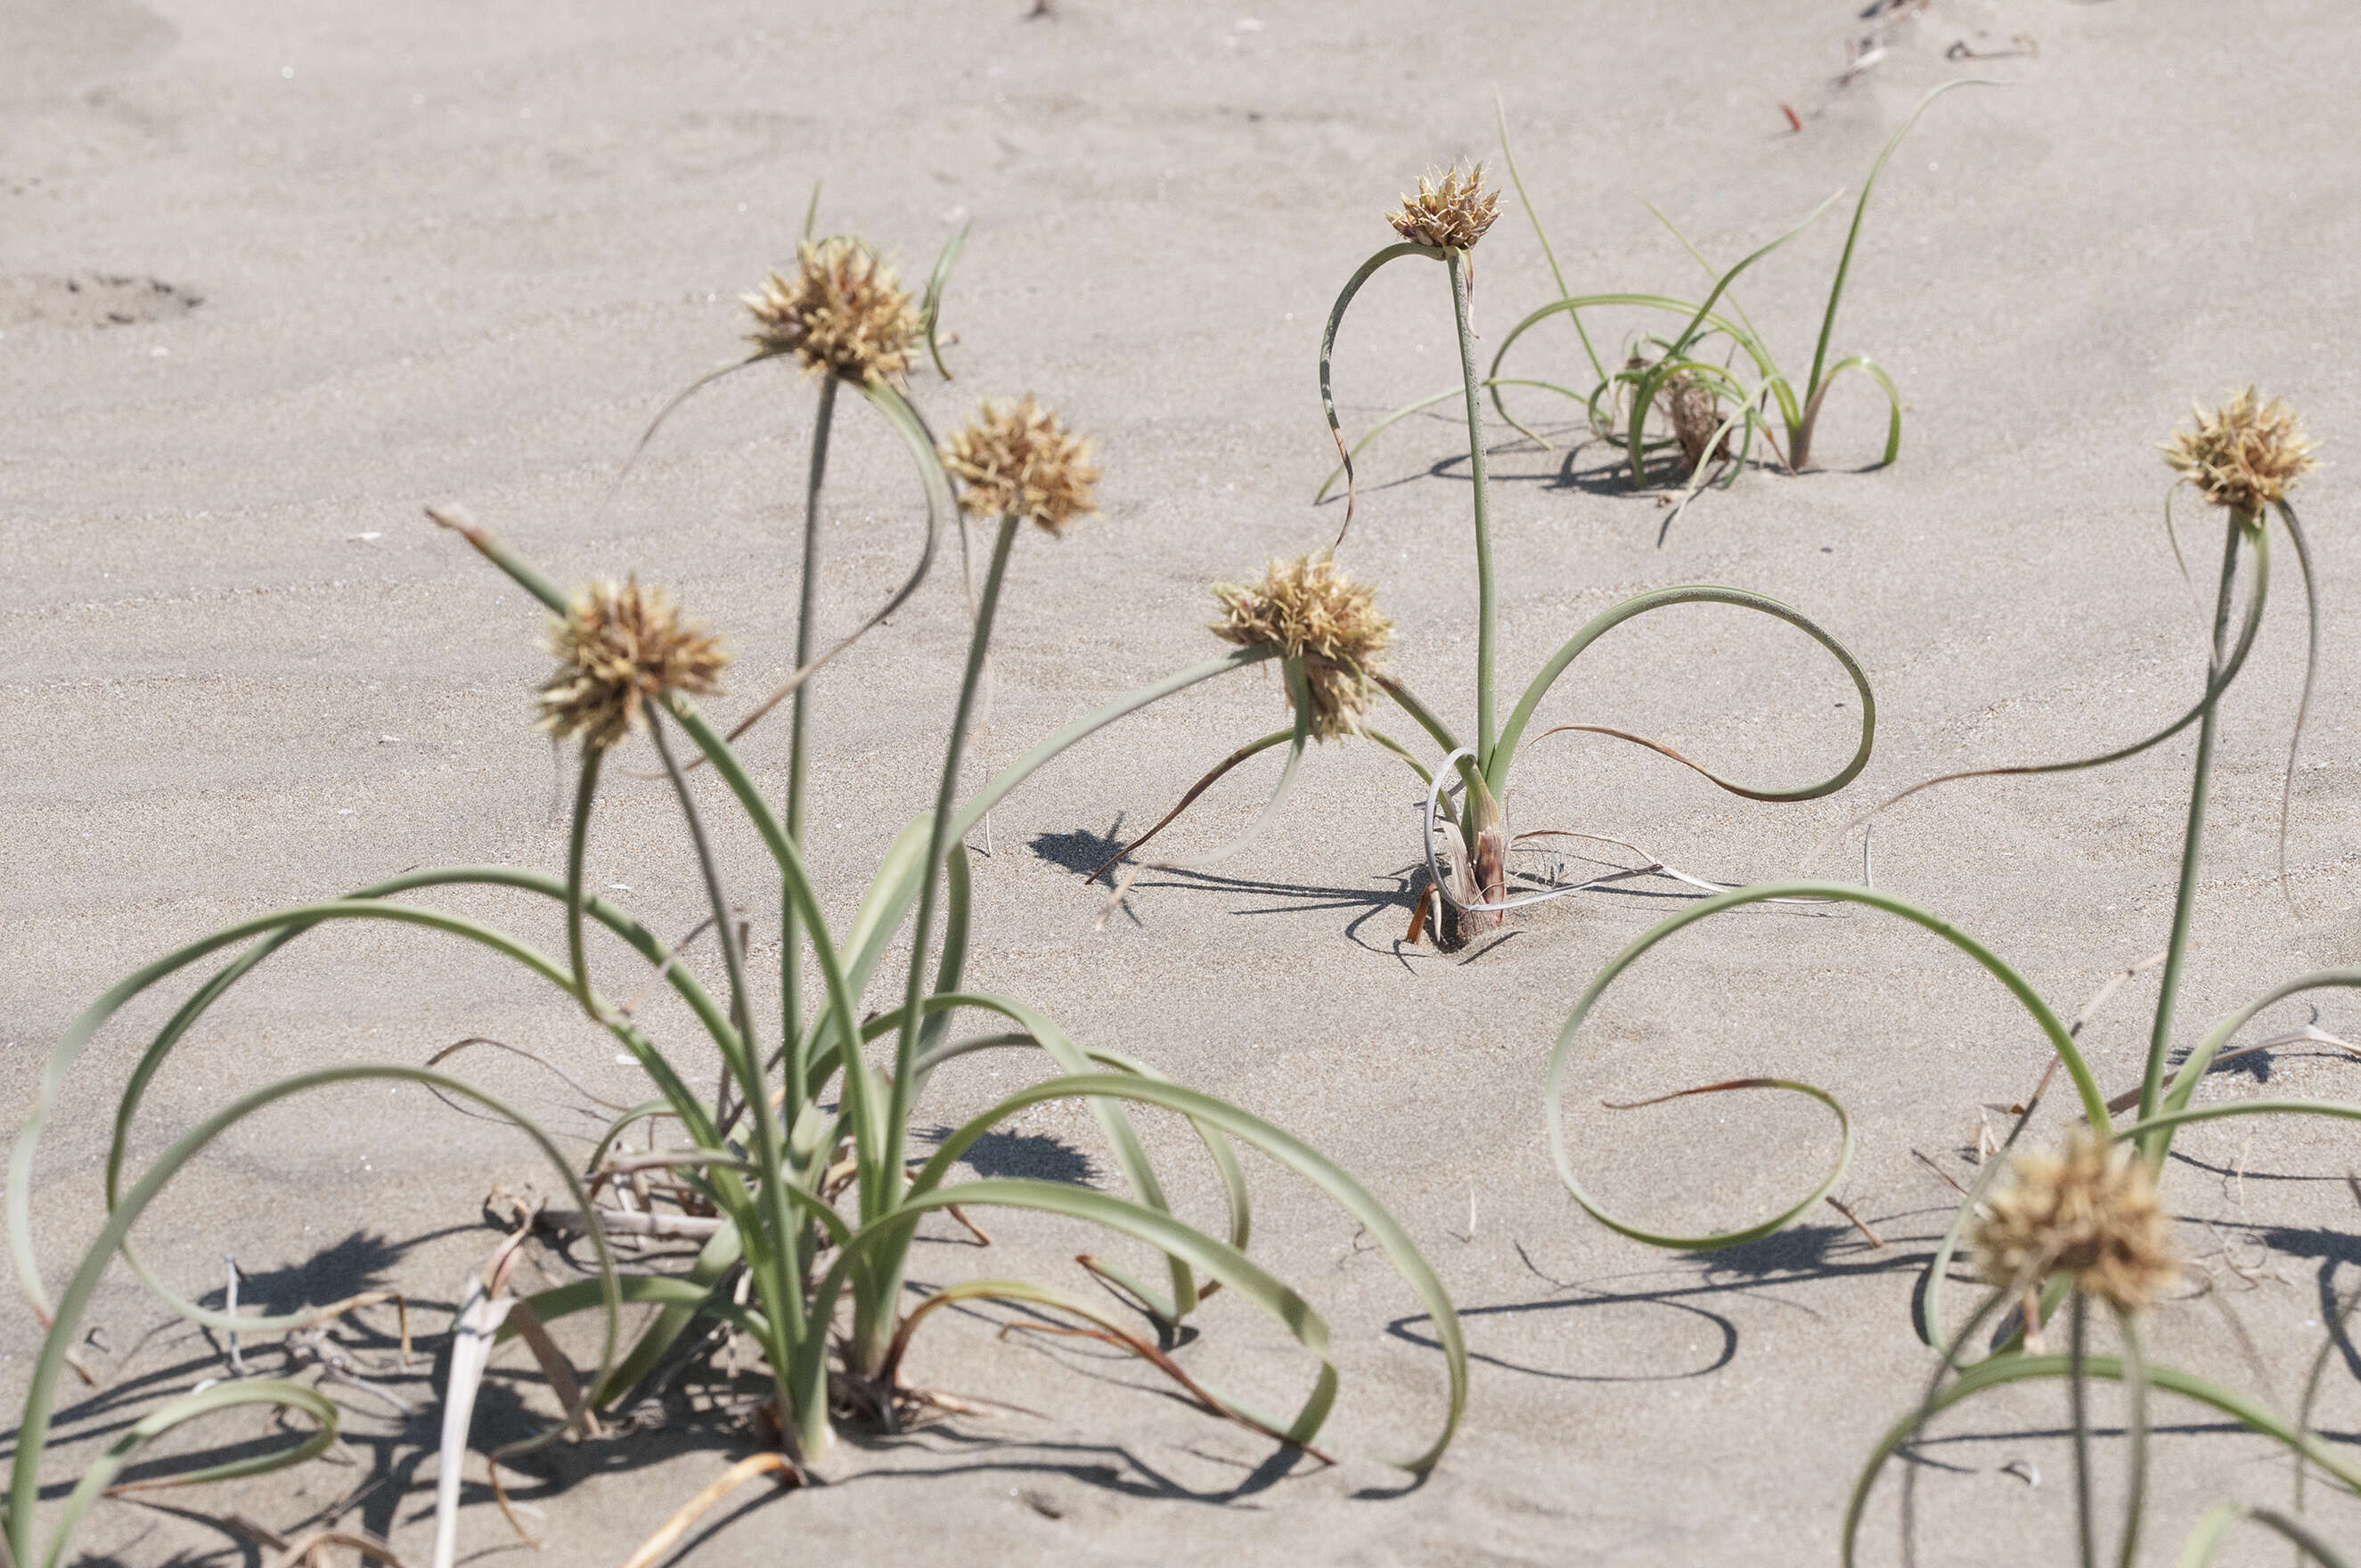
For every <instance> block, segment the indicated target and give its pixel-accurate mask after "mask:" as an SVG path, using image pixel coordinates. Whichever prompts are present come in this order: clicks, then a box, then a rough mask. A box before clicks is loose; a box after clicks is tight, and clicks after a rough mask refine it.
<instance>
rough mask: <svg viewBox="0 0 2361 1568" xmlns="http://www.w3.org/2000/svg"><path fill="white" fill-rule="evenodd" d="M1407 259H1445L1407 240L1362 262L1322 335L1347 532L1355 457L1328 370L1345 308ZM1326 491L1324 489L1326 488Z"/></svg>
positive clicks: (1323, 405)
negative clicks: (1386, 269) (1381, 272)
mask: <svg viewBox="0 0 2361 1568" xmlns="http://www.w3.org/2000/svg"><path fill="white" fill-rule="evenodd" d="M1405 256H1425V257H1432V258H1433V259H1435V260H1437V261H1440V260H1442V259H1443V256H1444V253H1443V252H1442V251H1440V250H1436V249H1434V248H1433V247H1430V246H1423V245H1412V244H1411V243H1410V242H1409V241H1407V240H1405V241H1404V242H1402V243H1401V244H1400V245H1389V246H1388V247H1385V248H1384V249H1383V250H1381V251H1379V252H1378V253H1377V254H1376V255H1375V256H1372V257H1371V258H1368V259H1367V261H1364V262H1362V263H1361V268H1360V270H1359V271H1357V272H1356V273H1354V274H1353V276H1352V279H1351V280H1349V281H1348V282H1346V283H1345V290H1344V292H1342V293H1340V294H1338V295H1337V296H1336V302H1335V304H1334V305H1333V306H1331V307H1330V308H1329V311H1328V325H1327V328H1326V330H1324V331H1323V332H1322V333H1321V334H1320V409H1321V411H1322V412H1323V413H1324V414H1326V415H1327V416H1328V433H1329V435H1330V436H1332V437H1334V440H1335V443H1336V455H1337V456H1338V457H1340V458H1342V459H1343V460H1344V468H1345V528H1351V527H1352V526H1353V502H1354V499H1355V497H1354V491H1353V455H1352V454H1351V453H1349V452H1347V451H1345V433H1344V431H1343V430H1342V429H1341V428H1340V427H1339V426H1338V425H1337V423H1336V394H1335V391H1334V388H1333V387H1332V386H1331V385H1330V378H1329V370H1328V367H1329V361H1330V359H1331V358H1333V357H1334V355H1335V352H1336V328H1337V327H1338V326H1339V325H1341V324H1343V323H1344V320H1345V308H1346V307H1347V306H1349V305H1350V304H1352V302H1353V296H1354V295H1356V294H1357V293H1359V292H1360V291H1361V285H1362V284H1364V283H1366V282H1367V281H1368V280H1369V279H1370V278H1371V277H1372V276H1373V275H1374V274H1375V273H1376V272H1377V270H1378V268H1380V267H1383V266H1384V265H1385V264H1386V263H1387V262H1389V261H1393V260H1397V259H1399V258H1401V257H1405ZM1323 488H1325V487H1323ZM1344 537H1345V534H1344V532H1343V530H1341V529H1340V530H1339V531H1338V532H1337V534H1336V538H1337V540H1338V542H1339V543H1341V542H1342V541H1343V540H1344Z"/></svg>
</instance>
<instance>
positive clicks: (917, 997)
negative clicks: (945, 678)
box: [855, 516, 1020, 1369]
mask: <svg viewBox="0 0 2361 1568" xmlns="http://www.w3.org/2000/svg"><path fill="white" fill-rule="evenodd" d="M1019 526H1020V524H1019V521H1018V520H1017V519H1016V517H1014V516H1009V517H1004V518H1002V519H1001V520H1000V531H999V532H998V534H997V535H996V536H995V537H994V539H993V542H992V565H990V566H989V567H987V568H986V569H985V572H984V576H983V597H982V598H979V599H978V600H977V601H976V607H975V631H974V634H973V635H972V637H970V638H969V640H968V650H967V670H966V672H965V673H964V674H962V675H961V678H960V695H959V706H958V707H957V708H955V709H954V710H953V712H952V714H951V737H950V744H949V745H948V746H946V747H945V748H944V750H943V775H942V783H941V784H940V785H939V787H938V789H937V790H936V792H935V821H934V827H933V828H932V829H931V830H930V831H929V833H928V837H927V861H926V865H925V866H924V867H923V868H922V869H921V871H920V872H919V876H918V916H917V923H916V924H915V925H914V926H913V927H911V931H910V972H909V977H908V979H907V980H906V981H905V982H904V985H903V992H902V1026H901V1028H900V1029H899V1030H898V1031H896V1033H895V1042H894V1081H893V1085H892V1087H891V1088H890V1089H889V1091H887V1099H886V1112H885V1146H884V1155H883V1157H881V1158H880V1159H879V1161H878V1171H877V1175H878V1180H879V1183H880V1190H879V1191H878V1192H877V1193H876V1194H875V1196H874V1201H872V1196H871V1194H870V1193H869V1192H868V1191H866V1190H864V1191H863V1192H862V1210H863V1215H862V1218H863V1219H864V1221H865V1220H869V1219H873V1218H875V1217H876V1216H877V1215H879V1214H882V1213H884V1212H886V1211H888V1210H889V1209H892V1208H893V1207H895V1205H896V1204H897V1203H899V1202H900V1201H901V1198H902V1193H903V1190H904V1189H905V1188H906V1186H907V1185H908V1172H906V1170H904V1169H903V1148H904V1138H905V1136H906V1131H907V1130H906V1128H905V1126H904V1125H903V1124H904V1123H905V1122H906V1120H907V1119H908V1117H909V1114H910V1097H911V1092H912V1090H913V1088H914V1086H915V1080H916V1076H917V1073H916V1069H917V1057H918V1021H919V1006H918V1004H919V1003H920V1002H921V1001H922V1000H923V999H924V998H925V995H926V988H927V959H928V948H929V947H930V945H931V943H932V938H933V936H934V930H933V927H934V920H935V883H936V881H937V879H938V878H939V876H940V875H941V872H942V867H943V859H944V857H945V855H946V854H947V853H948V852H949V850H950V843H951V825H952V824H951V816H952V811H953V809H954V808H955V807H956V806H957V805H958V803H959V782H960V761H961V757H962V755H963V754H964V753H965V751H966V750H967V730H968V721H969V719H970V718H971V717H972V715H973V713H974V711H975V693H976V688H977V686H978V685H981V684H982V683H983V662H984V655H985V653H986V652H988V651H989V649H990V648H991V646H992V621H993V617H994V613H995V612H996V611H997V610H998V609H999V608H1000V584H1001V579H1002V578H1003V576H1005V575H1006V573H1007V570H1008V553H1009V550H1010V548H1011V547H1012V546H1014V545H1015V543H1016V530H1017V528H1018V527H1019ZM892 1256H893V1257H894V1259H895V1266H894V1267H893V1268H892V1271H891V1273H890V1274H889V1275H888V1276H887V1277H885V1278H884V1279H883V1280H882V1281H881V1282H880V1284H881V1286H882V1288H880V1289H879V1290H878V1292H877V1293H876V1295H875V1297H874V1299H873V1300H872V1301H871V1302H870V1303H869V1305H870V1306H871V1308H872V1310H873V1312H874V1314H875V1317H874V1319H873V1321H871V1322H869V1323H867V1324H865V1325H862V1326H861V1328H860V1329H858V1330H857V1331H856V1336H855V1337H856V1343H857V1344H858V1346H859V1349H860V1354H861V1355H862V1362H863V1366H864V1369H867V1368H869V1367H873V1365H876V1360H875V1358H874V1357H873V1356H872V1355H871V1351H872V1349H874V1351H875V1352H876V1354H877V1356H882V1355H883V1354H884V1351H885V1349H886V1345H887V1343H889V1342H890V1341H891V1339H892V1335H893V1318H894V1298H895V1296H896V1295H898V1294H899V1293H900V1289H901V1282H900V1276H901V1269H900V1266H899V1263H900V1258H901V1254H900V1253H899V1252H895V1253H893V1254H892ZM881 1336H882V1337H881ZM873 1342H874V1343H873Z"/></svg>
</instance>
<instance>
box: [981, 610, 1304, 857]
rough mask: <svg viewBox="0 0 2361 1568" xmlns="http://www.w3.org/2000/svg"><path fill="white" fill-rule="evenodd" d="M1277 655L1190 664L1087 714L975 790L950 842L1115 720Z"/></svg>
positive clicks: (1227, 656) (1260, 652)
mask: <svg viewBox="0 0 2361 1568" xmlns="http://www.w3.org/2000/svg"><path fill="white" fill-rule="evenodd" d="M1275 652H1276V650H1274V649H1273V648H1271V647H1270V646H1268V644H1257V646H1255V647H1252V648H1234V649H1232V650H1231V651H1230V652H1226V653H1221V654H1217V655H1215V656H1214V657H1213V658H1211V659H1207V660H1205V661H1204V662H1203V663H1198V664H1191V665H1190V666H1189V667H1188V668H1187V669H1185V670H1178V671H1175V672H1174V673H1173V674H1169V675H1167V676H1165V677H1164V678H1163V679H1162V680H1159V681H1153V682H1150V683H1149V684H1148V685H1144V686H1141V687H1139V688H1138V689H1137V690H1136V691H1132V692H1128V693H1126V694H1125V695H1124V696H1119V697H1117V698H1116V699H1115V701H1113V702H1111V703H1109V704H1107V705H1106V706H1105V707H1102V708H1100V709H1099V710H1098V711H1096V712H1095V713H1090V714H1085V715H1084V716H1083V717H1082V718H1077V719H1075V720H1074V721H1073V722H1072V723H1071V724H1069V725H1067V726H1066V727H1065V728H1064V729H1060V730H1059V731H1058V732H1057V733H1056V734H1054V735H1052V736H1050V737H1049V739H1048V740H1043V741H1042V742H1041V743H1040V744H1038V745H1037V746H1035V747H1034V748H1033V749H1032V750H1031V751H1027V752H1026V753H1025V755H1023V756H1022V757H1019V758H1018V759H1017V760H1016V762H1012V763H1010V764H1009V765H1008V766H1007V767H1005V768H1004V769H1002V770H1001V771H1000V772H999V773H995V774H994V775H993V778H992V782H990V783H989V784H985V785H984V786H983V788H982V789H981V790H979V791H977V792H976V795H975V797H974V798H973V799H972V800H970V801H969V802H968V803H967V805H966V806H962V807H961V809H960V814H959V816H958V817H955V818H953V819H952V822H951V837H952V838H953V839H964V838H965V837H967V835H968V834H969V832H970V831H972V829H973V828H974V827H975V825H976V824H977V823H979V822H981V821H983V814H984V813H985V812H987V811H990V810H991V809H992V808H993V807H994V806H997V805H999V804H1000V803H1001V801H1002V800H1004V799H1005V798H1006V797H1007V795H1008V794H1009V792H1010V791H1011V790H1014V789H1015V788H1016V786H1017V785H1018V784H1023V783H1024V782H1025V781H1026V780H1027V778H1030V777H1031V776H1032V775H1033V773H1035V772H1036V771H1038V769H1039V768H1041V767H1042V766H1043V765H1044V764H1045V763H1047V762H1049V761H1050V760H1051V759H1052V758H1054V757H1056V756H1057V755H1058V754H1059V753H1060V751H1065V750H1066V749H1067V748H1068V747H1070V746H1071V745H1073V744H1074V743H1075V742H1076V741H1078V740H1087V739H1089V738H1090V737H1091V736H1093V735H1095V734H1097V733H1098V732H1099V731H1100V730H1102V729H1105V728H1106V727H1107V726H1108V725H1110V724H1113V723H1114V722H1115V720H1116V719H1118V718H1124V717H1126V715H1129V714H1133V713H1137V711H1139V710H1140V709H1141V708H1143V707H1147V706H1148V704H1149V703H1152V702H1156V701H1159V700H1160V699H1161V698H1164V697H1168V696H1171V695H1172V694H1173V693H1174V692H1177V691H1182V690H1185V689H1187V688H1188V687H1190V686H1193V685H1196V684H1197V683H1198V682H1200V681H1209V680H1212V679H1213V677H1214V676H1215V675H1224V674H1229V673H1230V672H1231V671H1232V670H1242V669H1244V668H1246V666H1247V665H1248V664H1258V663H1262V661H1264V660H1265V659H1268V658H1271V657H1273V656H1274V654H1275Z"/></svg>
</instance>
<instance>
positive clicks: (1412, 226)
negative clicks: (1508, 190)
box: [1386, 163, 1500, 250]
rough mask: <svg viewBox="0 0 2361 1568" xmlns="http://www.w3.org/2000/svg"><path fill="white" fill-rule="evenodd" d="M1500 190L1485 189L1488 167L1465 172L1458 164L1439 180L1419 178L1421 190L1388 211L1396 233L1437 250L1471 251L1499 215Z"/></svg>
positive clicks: (1423, 176) (1389, 219) (1426, 176)
mask: <svg viewBox="0 0 2361 1568" xmlns="http://www.w3.org/2000/svg"><path fill="white" fill-rule="evenodd" d="M1499 209H1500V193H1499V192H1497V191H1487V190H1486V189H1484V166H1483V165H1482V164H1480V163H1478V164H1477V166H1476V167H1475V168H1473V169H1471V170H1465V171H1462V170H1461V169H1460V168H1459V166H1458V165H1457V164H1453V165H1452V166H1451V168H1450V169H1449V170H1445V171H1444V176H1443V179H1442V181H1441V182H1440V183H1437V182H1436V181H1434V179H1433V177H1432V176H1430V175H1424V174H1422V175H1420V176H1419V180H1418V193H1417V194H1416V195H1408V194H1405V195H1404V196H1403V197H1402V199H1401V206H1400V208H1399V209H1398V210H1396V211H1394V212H1390V213H1388V214H1386V222H1388V223H1389V224H1391V225H1394V232H1395V233H1396V234H1398V235H1400V236H1402V238H1404V239H1406V240H1410V241H1412V242H1413V243H1415V244H1418V245H1431V246H1433V247H1435V248H1436V249H1437V250H1471V249H1473V248H1474V247H1475V245H1476V242H1477V240H1479V239H1482V238H1483V237H1484V231H1485V230H1486V229H1488V228H1490V227H1491V226H1492V220H1493V219H1494V218H1495V217H1497V216H1498V215H1499Z"/></svg>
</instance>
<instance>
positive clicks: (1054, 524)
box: [943, 392, 1099, 538]
mask: <svg viewBox="0 0 2361 1568" xmlns="http://www.w3.org/2000/svg"><path fill="white" fill-rule="evenodd" d="M943 466H944V467H946V468H948V469H950V471H951V472H952V473H954V474H956V475H958V476H959V479H960V507H961V510H964V511H967V512H969V513H970V514H972V515H973V516H976V517H993V518H997V517H1020V518H1025V519H1027V520H1028V521H1033V522H1036V523H1038V524H1040V526H1041V530H1042V532H1045V533H1048V534H1049V535H1050V536H1051V537H1052V538H1055V537H1056V536H1057V535H1058V534H1059V533H1060V532H1062V531H1063V530H1064V528H1065V526H1066V524H1068V523H1069V522H1071V521H1073V520H1074V519H1075V518H1077V517H1080V516H1082V515H1083V514H1085V513H1088V512H1094V511H1096V510H1098V508H1097V507H1096V506H1094V505H1093V504H1092V501H1091V487H1092V486H1093V485H1095V484H1097V483H1098V479H1099V471H1098V469H1097V468H1095V467H1093V466H1092V464H1091V444H1090V442H1089V441H1088V439H1086V438H1085V437H1082V436H1080V435H1077V434H1075V433H1073V432H1072V431H1070V430H1068V429H1067V428H1066V427H1065V426H1063V425H1061V424H1060V423H1059V422H1058V416H1057V415H1056V414H1054V413H1052V412H1051V411H1049V410H1048V409H1045V408H1043V407H1042V406H1041V405H1040V404H1038V403H1037V402H1035V401H1034V400H1033V394H1031V393H1030V392H1027V394H1026V395H1025V396H1024V397H1023V398H1021V399H1019V400H1017V401H1016V402H1013V403H1003V404H1000V405H997V406H995V405H994V404H992V403H989V402H987V403H985V404H984V405H983V408H981V409H979V410H978V411H976V416H975V417H974V418H973V419H972V420H970V421H968V422H967V425H966V427H965V428H964V429H961V430H958V431H954V432H953V433H952V434H951V438H950V440H949V441H947V442H945V443H943Z"/></svg>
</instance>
